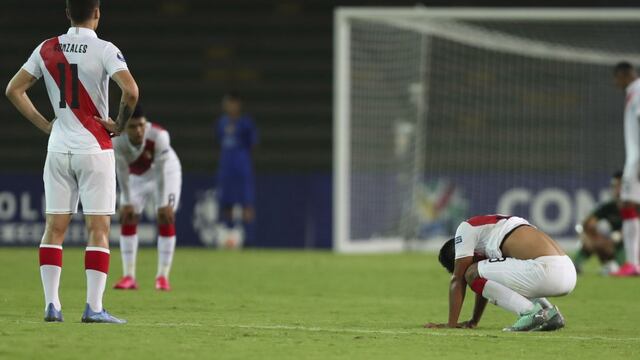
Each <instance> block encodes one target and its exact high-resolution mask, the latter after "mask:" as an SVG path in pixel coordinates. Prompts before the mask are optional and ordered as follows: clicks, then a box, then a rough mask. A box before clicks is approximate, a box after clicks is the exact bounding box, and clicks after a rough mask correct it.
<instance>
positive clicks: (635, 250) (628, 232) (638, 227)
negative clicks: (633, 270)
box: [622, 217, 640, 266]
mask: <svg viewBox="0 0 640 360" xmlns="http://www.w3.org/2000/svg"><path fill="white" fill-rule="evenodd" d="M622 238H623V241H624V252H625V254H626V255H627V262H628V263H631V264H633V265H636V266H638V265H640V258H639V254H640V220H639V219H638V218H637V217H634V218H631V219H624V220H623V221H622Z"/></svg>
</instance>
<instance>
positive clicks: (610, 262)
mask: <svg viewBox="0 0 640 360" xmlns="http://www.w3.org/2000/svg"><path fill="white" fill-rule="evenodd" d="M621 180H622V171H619V172H616V173H615V174H613V177H611V195H612V199H611V200H610V201H608V202H605V203H603V204H601V205H600V206H598V207H597V208H596V209H595V210H594V211H593V212H592V213H591V214H589V216H587V218H586V219H585V220H584V221H583V222H582V224H580V225H578V226H576V230H577V232H578V234H579V235H580V243H581V247H580V250H578V252H577V253H576V255H575V257H574V259H573V263H574V264H575V265H576V270H577V271H578V273H580V272H581V271H582V264H583V263H584V262H585V261H586V260H588V259H589V257H591V255H592V254H596V255H597V256H598V259H600V263H601V264H602V271H601V274H603V275H609V274H612V273H615V272H617V271H618V270H619V269H620V265H621V264H624V260H625V254H624V246H623V244H622V214H621V208H622V201H621V200H620V185H621Z"/></svg>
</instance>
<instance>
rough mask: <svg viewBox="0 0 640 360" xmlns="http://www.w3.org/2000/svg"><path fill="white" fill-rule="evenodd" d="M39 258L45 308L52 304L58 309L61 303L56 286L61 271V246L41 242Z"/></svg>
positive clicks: (57, 286) (58, 284)
mask: <svg viewBox="0 0 640 360" xmlns="http://www.w3.org/2000/svg"><path fill="white" fill-rule="evenodd" d="M39 258H40V278H41V279H42V288H43V289H44V307H45V310H46V309H47V306H49V304H53V306H54V307H55V308H56V310H60V309H61V308H62V305H61V304H60V298H59V297H58V288H59V287H60V274H61V273H62V246H60V245H49V244H41V245H40V249H39Z"/></svg>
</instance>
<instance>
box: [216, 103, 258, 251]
mask: <svg viewBox="0 0 640 360" xmlns="http://www.w3.org/2000/svg"><path fill="white" fill-rule="evenodd" d="M222 107H223V109H224V112H225V114H224V115H222V116H221V117H220V119H219V120H218V123H217V124H216V134H215V135H216V140H218V141H219V142H220V147H221V153H220V163H219V166H218V200H219V202H220V207H221V208H222V212H221V220H222V223H223V224H224V227H225V228H226V231H223V234H222V235H221V239H222V241H223V246H226V247H236V246H239V245H240V244H239V241H240V230H239V229H238V226H237V224H235V221H234V219H233V207H234V206H236V205H239V206H241V207H242V221H243V223H244V228H245V233H249V229H250V225H251V223H252V222H253V220H254V217H255V212H254V208H253V205H254V179H253V165H252V163H251V162H252V161H251V153H252V151H253V148H254V147H255V145H256V143H257V140H258V138H257V131H256V127H255V124H254V122H253V119H252V118H251V117H250V116H249V115H246V114H243V113H242V99H241V98H240V97H239V96H238V95H237V94H235V93H229V94H227V95H226V96H225V97H224V99H223V100H222Z"/></svg>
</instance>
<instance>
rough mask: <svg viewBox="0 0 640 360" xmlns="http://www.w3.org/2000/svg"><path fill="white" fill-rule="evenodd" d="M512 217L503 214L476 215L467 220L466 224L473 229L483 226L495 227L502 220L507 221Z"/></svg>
mask: <svg viewBox="0 0 640 360" xmlns="http://www.w3.org/2000/svg"><path fill="white" fill-rule="evenodd" d="M512 217H513V216H510V215H502V214H492V215H476V216H472V217H470V218H468V219H467V220H465V222H466V223H468V224H469V225H471V226H473V227H477V226H483V225H494V224H497V223H498V222H499V221H500V220H505V219H509V218H512Z"/></svg>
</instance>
